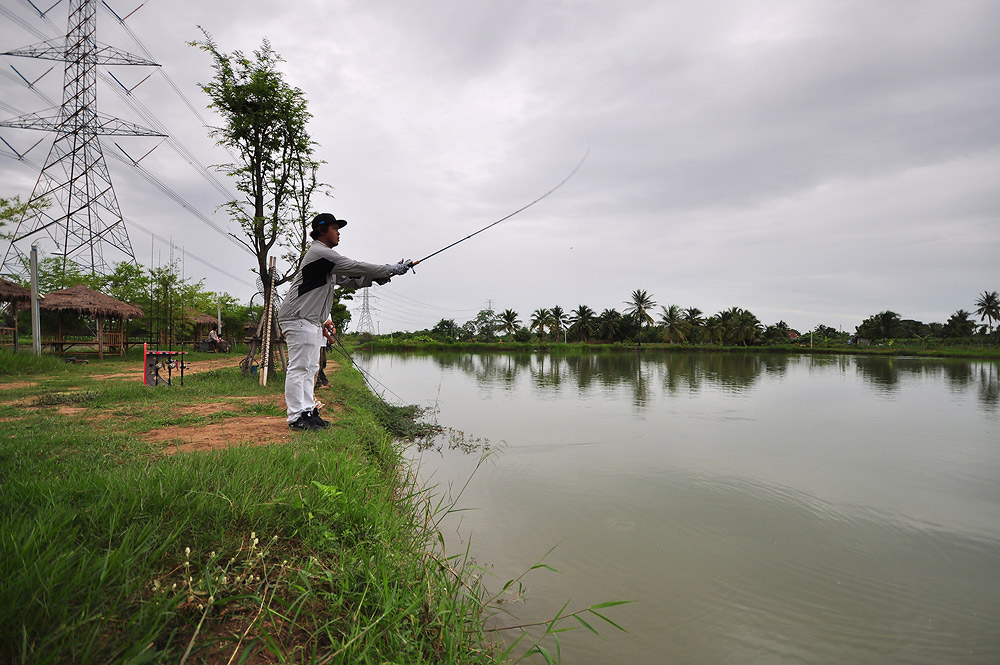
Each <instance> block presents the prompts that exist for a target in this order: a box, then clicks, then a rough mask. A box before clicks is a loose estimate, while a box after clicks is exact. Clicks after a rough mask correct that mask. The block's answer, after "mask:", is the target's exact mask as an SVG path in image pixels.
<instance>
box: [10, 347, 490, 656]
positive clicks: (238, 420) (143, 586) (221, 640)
mask: <svg viewBox="0 0 1000 665" xmlns="http://www.w3.org/2000/svg"><path fill="white" fill-rule="evenodd" d="M189 358H190V361H191V363H192V365H197V364H198V363H204V362H208V361H209V359H211V356H207V355H206V356H204V357H202V356H199V355H198V354H191V355H190V356H189ZM237 360H238V358H236V357H233V365H235V362H236V361H237ZM137 371H138V370H137V367H136V366H135V363H129V362H123V361H118V360H113V361H106V362H104V363H96V362H92V363H91V364H90V365H87V366H76V365H66V364H63V363H61V362H59V361H57V360H54V359H52V358H45V357H43V358H41V359H34V358H31V357H30V356H27V355H19V356H16V357H15V356H13V355H12V354H10V353H9V352H4V351H0V469H2V472H0V473H2V476H0V579H2V580H3V583H2V591H0V662H5V663H185V662H186V663H201V662H206V663H240V662H249V663H264V662H267V663H271V662H283V663H284V662H288V663H484V662H494V656H493V655H491V653H490V652H489V651H488V650H487V649H485V648H484V644H485V643H486V640H485V639H484V634H483V631H482V623H481V621H482V618H481V616H480V614H479V610H478V607H479V605H478V603H477V601H476V593H475V592H469V591H468V590H466V591H467V592H466V593H459V590H460V589H461V586H460V582H458V581H457V580H456V578H455V576H454V575H453V574H452V573H450V572H448V570H447V566H442V565H440V563H441V562H440V561H439V560H438V558H437V557H435V556H433V555H431V554H429V552H430V547H431V542H432V541H433V540H434V539H435V536H436V534H435V533H434V531H433V529H431V528H429V527H428V526H427V525H428V524H429V523H430V519H429V516H428V515H427V514H425V513H424V512H423V511H422V509H421V508H420V507H421V506H423V505H427V504H428V503H429V502H428V501H425V499H426V498H427V497H424V496H422V495H421V494H420V490H418V489H417V488H415V487H414V486H413V485H412V484H410V483H409V482H408V481H407V480H406V479H405V478H403V477H401V474H400V473H399V469H400V468H401V459H400V450H399V448H398V446H396V445H394V444H393V442H392V438H391V436H390V434H389V433H388V431H387V429H386V426H387V425H390V426H394V425H395V424H398V423H393V418H394V417H397V416H398V414H393V413H387V412H386V411H385V410H384V409H383V408H382V407H381V405H380V404H379V403H378V402H376V401H375V399H374V398H373V397H372V395H371V394H370V393H369V392H368V391H367V390H366V389H365V386H364V385H363V382H362V379H361V377H360V375H359V374H357V373H356V372H354V371H353V370H352V371H346V370H345V371H337V372H331V373H330V380H331V382H332V384H333V385H332V390H331V391H329V392H323V393H321V394H320V397H321V398H322V399H324V400H326V401H328V403H329V404H328V407H327V413H332V414H335V422H334V425H333V427H332V428H331V429H329V430H326V431H324V432H316V433H312V432H308V433H291V432H288V431H287V427H284V412H283V409H282V408H281V405H280V397H279V396H280V392H281V387H282V383H281V381H280V378H279V380H277V381H274V382H272V383H271V384H270V385H269V386H268V387H267V388H261V387H259V386H258V385H257V383H256V381H254V380H248V379H246V378H244V377H243V376H241V375H240V373H239V370H238V368H236V367H235V366H232V367H223V368H219V369H215V370H212V371H204V372H200V373H197V374H190V375H188V376H186V377H185V385H184V387H183V388H181V387H175V388H158V389H150V388H146V387H144V386H143V385H142V384H141V380H139V379H138V374H137ZM114 373H124V376H115V375H114ZM225 427H229V429H224V428H225ZM234 427H235V428H236V429H233V428H234ZM241 430H247V431H246V434H247V436H245V437H244V436H241V435H240V432H241ZM216 431H218V432H220V433H221V434H220V436H221V438H222V439H225V438H226V437H227V436H228V440H216V441H214V443H213V444H212V445H208V444H206V445H205V446H202V447H201V448H197V449H191V448H189V446H188V444H187V443H185V441H188V440H189V439H190V440H192V441H193V440H196V439H197V440H200V439H198V437H199V436H201V435H203V434H206V433H211V432H216ZM226 432H228V434H226ZM264 432H269V433H270V434H269V435H268V436H271V437H272V438H271V439H270V440H268V441H266V443H267V445H259V444H260V443H261V442H262V441H261V439H262V436H263V435H262V434H261V435H260V436H258V435H257V434H260V433H264ZM174 434H176V437H174V438H172V437H173V435H174ZM272 435H273V436H272ZM282 437H287V438H282ZM217 439H218V437H217ZM241 439H245V442H242V443H241V442H240V441H241Z"/></svg>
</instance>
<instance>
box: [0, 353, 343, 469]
mask: <svg viewBox="0 0 1000 665" xmlns="http://www.w3.org/2000/svg"><path fill="white" fill-rule="evenodd" d="M241 358H242V356H235V355H225V356H220V357H218V358H211V359H207V360H193V361H190V364H189V367H187V368H186V369H185V370H184V376H185V377H187V376H190V375H192V374H198V373H199V372H207V371H211V370H214V369H220V368H224V367H236V366H238V365H239V362H240V360H241ZM101 370H106V367H95V368H94V372H93V373H91V376H92V377H93V378H95V379H100V380H106V381H126V382H139V383H141V382H142V363H141V362H137V363H134V365H133V364H130V365H129V369H121V370H118V371H116V372H111V373H109V372H107V371H103V372H102V371H101ZM336 370H337V365H336V363H335V362H330V363H328V365H327V369H326V371H327V372H332V371H336ZM177 376H178V375H177V374H175V375H174V377H175V380H176V379H177ZM279 380H280V379H279ZM36 385H38V383H37V382H34V381H17V382H10V383H2V384H0V391H3V390H5V389H7V390H13V389H17V388H30V387H33V386H36ZM323 398H324V391H322V390H320V391H317V393H316V399H317V400H318V401H322V400H323ZM32 401H33V400H30V399H29V400H16V401H14V402H13V404H15V405H16V406H19V407H22V408H24V409H26V410H31V409H37V408H41V407H37V406H31V403H32ZM245 403H258V404H262V403H273V404H274V405H275V406H277V407H279V408H280V409H281V410H282V411H283V410H284V409H285V399H284V396H282V395H262V396H260V397H256V396H254V397H220V398H219V399H218V401H215V402H211V403H207V404H192V405H189V406H185V407H182V408H181V409H180V410H179V413H180V414H195V415H211V414H213V413H219V412H222V411H229V410H233V409H234V407H236V406H238V405H240V404H245ZM50 408H51V407H50ZM54 408H55V411H56V412H57V413H60V414H64V415H84V416H85V414H86V412H87V409H86V408H84V407H76V406H58V407H54ZM336 412H337V409H335V408H334V409H327V410H325V411H324V412H323V417H324V419H325V420H328V421H330V420H336V417H337V413H336ZM296 436H301V435H300V434H299V433H298V432H295V431H292V430H290V429H289V428H288V423H287V422H286V420H285V418H284V416H236V417H232V418H227V419H226V420H223V421H221V422H217V423H211V424H208V425H194V426H168V427H163V428H161V429H155V430H150V431H148V432H145V433H144V434H143V438H145V439H146V440H147V441H150V442H154V443H162V444H163V453H164V454H166V455H174V454H176V453H179V452H194V451H207V450H217V449H220V448H226V447H229V446H234V445H251V446H266V445H269V444H271V443H280V442H283V441H289V440H291V439H293V438H294V437H296Z"/></svg>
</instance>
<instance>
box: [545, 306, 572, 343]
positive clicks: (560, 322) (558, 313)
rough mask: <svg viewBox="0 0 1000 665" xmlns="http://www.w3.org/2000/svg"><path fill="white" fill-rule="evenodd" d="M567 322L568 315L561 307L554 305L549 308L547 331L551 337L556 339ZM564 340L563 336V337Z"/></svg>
mask: <svg viewBox="0 0 1000 665" xmlns="http://www.w3.org/2000/svg"><path fill="white" fill-rule="evenodd" d="M568 323H569V315H568V314H566V312H564V311H563V308H562V307H560V306H559V305H556V306H555V307H553V308H552V309H550V310H549V332H551V333H552V337H553V338H554V339H555V340H556V341H558V340H559V333H561V332H563V329H564V328H565V327H566V325H567V324H568ZM563 341H566V340H565V336H564V337H563Z"/></svg>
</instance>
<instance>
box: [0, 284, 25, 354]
mask: <svg viewBox="0 0 1000 665" xmlns="http://www.w3.org/2000/svg"><path fill="white" fill-rule="evenodd" d="M30 303H31V291H29V290H28V289H26V288H24V287H23V286H21V285H20V284H15V283H14V282H8V281H7V280H6V279H0V307H2V308H4V309H8V310H9V311H10V313H11V316H12V317H13V319H14V324H13V327H12V328H8V327H5V326H2V325H0V346H13V347H14V350H15V351H16V350H17V310H18V309H19V308H23V307H24V306H26V305H28V304H30Z"/></svg>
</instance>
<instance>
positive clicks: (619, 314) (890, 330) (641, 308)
mask: <svg viewBox="0 0 1000 665" xmlns="http://www.w3.org/2000/svg"><path fill="white" fill-rule="evenodd" d="M975 307H976V309H975V310H973V311H971V312H970V311H966V310H964V309H959V310H957V311H956V312H955V313H954V314H952V315H951V317H950V318H949V319H948V321H946V322H945V323H922V322H920V321H915V320H912V319H903V318H902V317H900V315H899V314H897V313H896V312H893V311H891V310H885V311H882V312H879V313H877V314H873V315H872V316H870V317H868V318H867V319H865V320H864V321H862V322H861V324H860V325H858V326H857V327H856V328H855V330H854V331H853V333H851V332H845V331H842V330H839V329H837V328H834V327H832V326H828V325H823V324H820V325H817V326H816V327H815V328H814V329H813V330H810V331H805V332H804V333H803V332H800V331H798V330H794V329H793V328H791V327H789V326H788V324H787V323H785V322H784V321H778V322H777V323H774V324H770V325H765V324H763V323H762V322H761V321H760V319H758V318H757V316H755V315H754V314H753V313H752V312H750V311H748V310H745V309H742V308H740V307H731V308H729V309H726V310H723V311H721V312H718V313H717V314H714V315H709V316H706V315H705V313H704V312H703V311H702V310H700V309H698V308H697V307H680V306H678V305H659V307H657V302H656V301H655V300H654V299H653V296H652V295H651V294H650V293H648V292H647V291H645V290H642V289H636V290H635V291H633V292H632V294H631V296H630V297H629V299H628V300H626V301H624V302H623V308H622V310H621V311H619V310H617V309H614V308H611V309H605V310H603V311H602V312H600V313H597V312H596V311H594V310H593V309H592V308H590V307H588V306H587V305H579V306H577V307H576V308H575V309H572V310H569V311H566V310H564V309H563V308H562V307H560V306H558V305H556V306H554V307H548V308H539V309H536V310H535V311H533V312H532V313H531V315H530V316H529V317H528V318H527V319H522V318H521V316H520V315H519V314H518V313H517V312H516V311H514V310H512V309H506V310H502V311H494V310H492V309H484V310H481V311H480V312H479V313H478V314H477V315H476V316H475V318H473V319H471V320H469V321H466V322H465V323H462V324H459V323H457V322H456V321H455V320H454V319H441V320H440V321H438V323H437V325H435V326H434V327H433V328H431V329H429V330H421V331H417V332H415V333H410V334H409V336H410V337H411V338H416V339H418V340H419V339H424V340H427V341H431V340H433V341H439V342H471V341H479V342H496V341H500V340H507V341H517V342H532V341H535V342H584V343H586V342H594V343H597V342H602V343H631V344H638V345H641V344H643V343H669V344H699V345H719V346H747V347H749V346H761V345H775V344H789V343H793V344H803V343H808V342H807V341H806V340H804V339H802V338H803V337H808V338H809V340H808V341H809V342H811V343H813V344H817V345H846V344H849V343H862V344H865V343H886V342H889V341H890V340H896V339H899V340H914V341H923V342H925V341H927V340H930V339H941V340H949V341H961V340H970V341H971V340H973V339H974V338H981V341H986V340H989V341H992V342H993V343H996V341H997V339H996V338H997V337H998V336H1000V333H997V334H994V324H995V323H996V322H998V321H1000V296H998V294H997V292H996V291H984V292H983V293H982V294H981V295H980V296H979V298H978V299H977V300H976V302H975ZM973 316H979V321H980V322H981V323H977V321H976V320H974V319H973Z"/></svg>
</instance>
